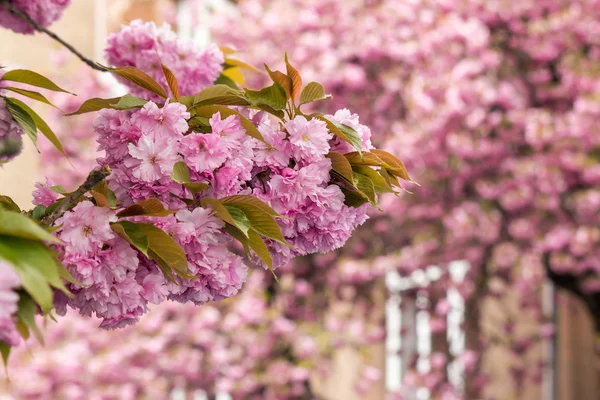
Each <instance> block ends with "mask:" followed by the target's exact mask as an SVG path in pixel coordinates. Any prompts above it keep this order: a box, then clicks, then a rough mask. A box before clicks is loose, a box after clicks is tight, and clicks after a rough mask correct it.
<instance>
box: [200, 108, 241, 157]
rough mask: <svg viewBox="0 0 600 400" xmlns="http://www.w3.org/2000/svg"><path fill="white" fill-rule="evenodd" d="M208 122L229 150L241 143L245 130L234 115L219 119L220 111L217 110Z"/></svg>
mask: <svg viewBox="0 0 600 400" xmlns="http://www.w3.org/2000/svg"><path fill="white" fill-rule="evenodd" d="M208 122H209V123H210V126H211V127H212V132H213V134H216V135H219V136H220V137H221V139H222V140H223V143H224V145H225V146H226V147H227V148H228V149H229V150H232V149H237V148H239V147H240V146H241V145H242V140H243V139H244V138H245V137H246V130H245V129H244V128H243V127H242V124H241V123H240V119H239V118H238V117H237V116H236V115H230V116H229V117H227V118H225V119H221V113H220V112H218V113H216V114H215V115H213V116H212V117H211V118H210V119H209V121H208Z"/></svg>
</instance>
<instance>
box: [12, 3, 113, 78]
mask: <svg viewBox="0 0 600 400" xmlns="http://www.w3.org/2000/svg"><path fill="white" fill-rule="evenodd" d="M0 5H1V6H2V7H4V8H5V9H6V10H8V12H10V13H11V14H13V15H14V16H16V17H18V18H21V19H22V20H23V21H25V22H26V23H28V24H29V25H31V27H32V28H33V29H35V30H36V31H38V32H42V33H45V34H46V35H48V36H50V37H51V38H52V39H54V40H56V41H57V42H58V43H60V44H62V45H63V46H65V47H66V48H67V49H69V51H70V52H71V53H73V54H75V55H76V56H77V57H79V59H80V60H81V61H83V62H84V63H86V64H87V65H88V66H90V67H91V68H93V69H95V70H97V71H102V72H106V69H104V68H102V67H100V66H99V65H97V64H96V63H95V62H93V61H92V60H90V59H89V58H87V57H86V56H84V55H83V54H81V53H80V52H79V51H78V50H77V49H76V48H75V47H73V46H71V45H70V44H69V43H67V42H65V41H64V40H63V39H61V38H60V37H59V36H58V35H56V34H55V33H54V32H51V31H49V30H48V29H46V28H44V27H43V26H41V25H40V24H38V23H37V22H35V21H34V20H33V19H32V18H31V17H30V16H29V15H27V14H26V13H24V12H23V11H21V10H19V9H18V8H16V7H14V6H13V5H12V4H11V2H10V1H9V0H0Z"/></svg>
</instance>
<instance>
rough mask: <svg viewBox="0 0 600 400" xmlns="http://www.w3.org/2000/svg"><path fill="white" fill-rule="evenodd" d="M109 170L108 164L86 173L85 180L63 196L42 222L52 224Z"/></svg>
mask: <svg viewBox="0 0 600 400" xmlns="http://www.w3.org/2000/svg"><path fill="white" fill-rule="evenodd" d="M111 172H112V171H111V169H110V167H109V166H108V165H107V166H105V167H104V168H102V169H99V170H94V171H92V172H90V174H89V175H88V177H87V179H86V180H85V182H84V183H83V185H81V186H79V187H78V188H77V190H75V191H74V192H73V193H71V194H70V195H68V196H67V197H65V198H64V199H63V200H62V201H61V202H60V205H59V206H58V207H57V208H56V210H54V211H52V212H51V213H50V214H48V215H47V216H46V217H44V218H43V219H42V222H43V223H45V224H48V225H52V224H53V223H54V222H55V221H56V220H57V219H58V218H60V217H61V216H62V215H63V214H64V213H65V212H66V211H68V210H69V209H70V208H71V207H73V206H74V205H75V203H77V200H79V198H80V197H81V196H83V195H84V194H85V193H87V192H89V191H90V190H92V189H93V188H94V186H96V185H97V184H99V183H100V182H102V181H103V180H104V178H106V177H107V176H109V175H110V173H111Z"/></svg>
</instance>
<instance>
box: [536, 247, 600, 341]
mask: <svg viewBox="0 0 600 400" xmlns="http://www.w3.org/2000/svg"><path fill="white" fill-rule="evenodd" d="M542 261H543V264H544V269H545V270H546V275H547V276H548V278H549V279H550V280H551V281H552V283H553V284H554V285H555V286H556V287H557V288H558V289H563V290H566V291H567V292H569V293H571V294H573V295H575V297H578V298H579V299H580V300H581V301H583V303H584V304H585V305H586V307H587V309H588V310H589V312H590V315H591V317H592V320H593V321H594V328H595V329H596V332H597V333H600V293H585V292H584V291H583V290H582V289H581V287H580V281H581V280H580V279H579V278H578V277H577V276H575V275H572V274H558V273H557V272H555V271H554V270H553V269H552V268H551V267H550V254H549V253H545V254H544V256H543V258H542Z"/></svg>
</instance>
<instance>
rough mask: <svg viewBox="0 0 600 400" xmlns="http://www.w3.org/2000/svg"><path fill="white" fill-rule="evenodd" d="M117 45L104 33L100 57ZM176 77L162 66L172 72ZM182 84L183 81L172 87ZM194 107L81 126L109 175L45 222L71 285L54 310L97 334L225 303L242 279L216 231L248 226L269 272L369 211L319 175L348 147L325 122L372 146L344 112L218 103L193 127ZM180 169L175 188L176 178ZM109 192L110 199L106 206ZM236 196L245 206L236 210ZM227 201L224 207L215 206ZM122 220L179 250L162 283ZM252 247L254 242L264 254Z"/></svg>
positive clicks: (49, 192)
mask: <svg viewBox="0 0 600 400" xmlns="http://www.w3.org/2000/svg"><path fill="white" fill-rule="evenodd" d="M139 24H140V23H139V22H137V21H136V22H133V23H132V25H131V27H124V28H123V30H122V33H121V34H122V37H123V38H127V37H129V36H128V35H129V34H130V33H131V32H130V30H131V29H134V30H135V29H138V28H139V26H140V25H139ZM128 32H129V33H128ZM163 34H164V32H163V31H162V30H160V29H158V30H157V29H150V30H149V32H147V35H146V36H148V37H151V38H154V40H155V41H156V43H158V42H162V41H163V39H160V38H161V37H162V36H161V35H163ZM137 36H139V35H136V37H137ZM167 37H170V36H169V35H167ZM123 40H126V39H123ZM165 40H166V39H165ZM117 42H119V40H117V36H113V37H112V38H111V40H109V43H110V44H109V49H110V48H111V46H113V45H114V44H115V43H117ZM202 60H203V59H200V61H198V62H202ZM134 61H135V62H140V63H141V64H142V65H140V66H137V65H136V67H139V68H141V69H144V68H145V67H147V65H146V64H144V63H143V61H141V60H137V61H136V60H134ZM210 63H211V61H209V62H206V64H208V65H209V66H210ZM159 65H160V64H159ZM204 66H206V65H204ZM204 66H203V65H200V66H199V67H198V68H199V69H198V71H200V70H201V69H202V68H203V67H204ZM161 70H162V67H161ZM177 70H178V69H177V68H173V71H174V73H175V74H176V73H177ZM190 79H191V78H190V77H189V76H187V75H185V73H184V79H179V80H181V81H182V82H184V84H183V85H181V87H185V86H184V85H185V82H188V81H189V80H190ZM207 79H208V78H207ZM213 79H214V77H213ZM172 84H173V83H172V82H170V83H169V86H170V87H171V88H172ZM185 90H194V89H191V87H190V88H187V89H185ZM219 90H222V89H219ZM228 90H232V89H228ZM182 93H185V92H182ZM239 93H242V92H239ZM237 96H238V98H241V97H239V96H241V94H240V95H237ZM196 109H197V107H193V106H192V107H190V106H189V105H185V104H182V103H179V102H177V101H175V99H169V100H167V101H166V102H164V103H162V102H158V101H157V102H155V101H147V102H146V103H145V104H144V105H143V106H140V107H132V108H130V109H124V110H120V109H112V108H106V109H103V110H101V111H99V116H98V118H97V119H96V120H95V121H94V122H93V127H94V130H95V134H96V135H97V142H98V144H99V147H98V150H99V152H100V153H99V154H100V155H101V156H100V157H99V158H98V160H97V165H98V167H99V168H110V171H111V174H110V176H109V177H108V178H107V179H106V183H107V187H106V188H105V189H103V191H104V193H105V196H106V197H104V200H103V201H101V202H99V199H98V197H97V193H96V195H95V196H94V198H93V199H91V198H90V199H89V200H86V201H81V202H79V203H78V204H77V205H76V206H75V207H74V208H72V209H71V210H69V211H67V212H65V213H64V215H63V216H62V217H61V218H59V219H58V220H56V221H55V223H54V224H55V225H56V226H57V227H58V229H57V230H56V234H57V235H58V237H59V238H60V239H61V241H62V242H63V246H60V249H59V251H60V252H61V256H60V259H61V261H62V262H63V264H64V265H65V266H66V267H67V269H68V270H69V272H70V273H71V274H72V275H73V277H74V278H75V280H76V281H77V283H70V284H69V285H68V287H69V289H70V290H71V292H73V294H74V296H73V297H72V298H67V297H65V296H62V295H59V294H57V296H56V298H57V300H56V307H57V310H58V311H59V312H60V313H63V312H65V311H66V308H65V307H66V306H67V305H69V306H71V307H72V308H75V309H78V310H79V311H80V313H82V314H83V315H88V316H91V315H95V316H96V317H98V318H101V319H102V320H103V322H102V324H101V326H102V327H104V328H108V329H111V328H117V327H122V326H124V325H128V324H131V323H134V322H136V321H137V320H138V319H139V317H140V316H141V315H142V314H144V313H145V312H146V311H147V309H148V304H149V303H152V304H158V303H161V302H163V301H165V300H173V301H178V302H182V303H186V302H193V303H195V304H203V303H205V302H208V301H218V300H222V299H224V298H228V297H231V296H234V295H235V294H236V293H237V292H238V291H239V290H240V288H241V286H242V284H243V282H244V281H245V280H246V276H247V266H246V265H245V264H244V262H243V259H242V257H240V256H239V255H238V254H237V253H236V251H235V249H234V248H233V247H232V237H231V236H230V235H229V233H228V230H227V229H228V228H231V227H232V226H233V227H237V228H239V229H240V232H242V233H244V232H245V231H244V229H245V230H246V231H248V229H249V228H250V227H251V228H252V229H253V232H257V233H258V234H260V235H261V236H262V237H264V238H265V239H264V243H263V244H262V245H260V244H257V240H256V239H254V238H253V236H250V242H251V247H252V252H251V253H250V254H251V255H254V256H255V257H252V261H253V262H255V263H257V264H263V265H265V264H266V265H268V266H269V267H271V268H274V269H275V268H278V267H279V266H281V265H283V264H285V263H287V262H289V261H290V260H291V259H292V258H294V257H296V256H299V255H305V254H311V253H317V252H320V253H325V252H329V251H331V250H334V249H337V248H339V247H340V246H342V245H343V244H344V243H345V242H346V241H347V240H348V238H349V237H350V235H351V233H352V231H353V230H354V229H355V228H356V227H357V226H358V225H361V224H362V223H364V222H365V221H366V219H367V210H368V208H369V207H370V205H369V203H368V202H366V203H364V204H362V205H356V206H351V205H347V204H345V202H346V198H345V194H344V192H343V190H342V186H341V183H340V182H338V181H336V180H334V178H333V176H332V175H331V174H330V172H331V170H332V161H331V159H330V158H328V157H327V155H328V154H329V153H330V151H336V152H337V154H347V153H352V152H353V151H354V148H353V147H352V146H349V145H348V144H347V143H346V142H342V141H341V139H340V138H339V137H338V136H336V135H334V133H333V132H331V131H330V128H328V125H327V122H326V121H328V120H327V119H329V121H330V122H329V123H330V124H332V125H333V124H335V123H337V124H339V125H340V126H345V127H346V128H345V129H350V130H352V132H354V133H355V135H356V136H357V139H358V140H359V141H360V142H361V145H360V147H362V149H363V151H369V150H371V149H372V148H373V146H372V145H371V141H370V137H371V132H370V130H369V128H368V127H366V126H364V125H362V124H360V122H359V120H358V116H357V115H356V114H352V113H351V112H350V111H348V110H346V109H342V110H339V111H337V112H336V113H334V114H333V115H326V116H324V117H323V119H318V118H311V117H310V116H305V115H304V114H302V113H297V114H295V115H289V116H288V119H281V120H280V121H277V120H275V119H274V118H273V117H272V116H270V115H269V114H268V113H266V112H264V111H259V110H251V109H249V108H248V109H247V108H245V107H235V108H227V107H222V108H220V111H217V112H211V115H210V116H209V117H208V118H205V119H204V120H202V119H200V118H199V117H196V115H195V114H194V113H195V112H197V110H196ZM198 123H200V124H201V126H199V125H198ZM243 123H245V125H244V124H243ZM182 170H183V171H185V174H186V175H187V178H186V180H187V181H185V182H184V181H182V180H181V179H180V178H178V176H179V175H178V174H181V171H182ZM51 185H52V182H51V181H48V182H47V183H46V184H38V185H37V189H36V191H35V192H34V199H35V203H36V204H37V205H39V206H44V207H51V206H52V205H53V204H55V203H56V201H57V198H58V197H59V196H58V193H56V192H57V191H58V190H57V189H56V188H55V187H51ZM344 190H347V188H344ZM109 192H110V194H111V195H113V196H114V201H113V203H114V204H113V205H112V206H111V205H110V204H109V203H108V200H107V199H108V198H109V197H111V196H110V195H109ZM248 198H250V199H256V200H255V201H254V202H253V203H252V202H251V203H250V204H249V205H248V206H246V208H245V210H246V211H243V210H244V204H243V203H244V202H245V201H248V200H247V199H248ZM227 200H229V201H233V203H231V204H228V203H223V204H224V205H222V204H221V203H219V201H227ZM148 201H151V202H152V204H153V206H152V207H156V206H157V203H158V205H160V208H161V209H162V212H159V213H158V214H153V212H141V213H137V214H136V213H134V214H131V215H129V214H127V213H128V212H129V211H128V210H130V209H131V207H133V209H135V207H141V208H142V209H143V206H139V204H148V203H144V202H148ZM236 201H237V202H242V204H241V205H240V206H239V207H241V208H236V207H235V206H236V203H235V202H236ZM256 202H258V203H256ZM261 202H262V204H264V205H265V206H266V207H267V209H268V210H270V211H268V212H269V213H270V214H265V215H266V218H267V219H270V220H272V225H269V224H268V222H269V221H268V220H267V221H266V222H265V221H264V219H265V215H263V214H264V213H265V211H264V210H265V209H264V207H263V206H261V205H260V204H261ZM215 203H217V204H215ZM256 204H258V205H259V206H260V207H262V208H257V207H256ZM219 205H220V207H221V209H219V208H218V207H217V206H219ZM215 207H217V208H215ZM227 207H229V208H227ZM248 207H250V209H248ZM270 207H272V208H270ZM223 210H225V211H224V213H226V214H227V215H226V216H224V215H223ZM228 210H229V211H228ZM229 212H231V213H232V214H231V215H229V214H228V213H229ZM123 213H125V214H123ZM246 213H249V214H247V215H246ZM257 213H258V214H257ZM257 215H258V217H257ZM271 215H276V216H277V221H275V219H273V218H272V217H271ZM257 218H258V222H257V221H256V219H257ZM226 223H227V225H228V226H226ZM256 223H258V224H259V225H258V226H255V225H253V224H256ZM265 223H266V224H267V225H266V228H265V226H264V224H265ZM123 224H126V225H123ZM127 224H133V225H134V226H135V227H137V228H136V229H142V230H143V229H146V230H147V229H156V228H158V230H159V232H163V233H166V234H167V235H168V236H167V237H168V238H170V239H169V240H171V241H174V246H175V247H181V249H182V250H183V252H184V253H185V255H186V264H187V266H186V267H187V268H185V271H181V270H178V271H176V272H178V275H177V276H172V274H169V272H172V271H171V270H170V268H167V271H165V265H164V264H161V261H160V257H158V259H157V257H156V256H152V255H150V259H149V258H147V257H146V256H147V255H148V254H145V255H144V254H142V253H144V251H148V250H145V249H144V248H143V247H142V248H141V249H140V247H139V246H137V245H136V242H135V240H134V239H132V237H131V236H127V235H128V233H127V232H126V230H127V229H126V228H127V227H128V226H131V225H127ZM232 224H234V225H232ZM246 224H250V225H246ZM261 224H262V225H261ZM273 225H274V227H273ZM148 226H150V227H151V228H148ZM119 227H121V228H119ZM152 227H153V228H152ZM254 229H256V230H255V231H254ZM122 230H123V231H122ZM152 232H155V231H152ZM140 234H143V235H146V234H147V232H146V233H140ZM153 234H155V233H153ZM244 234H247V233H244ZM251 234H252V233H251ZM257 236H258V235H257ZM234 237H235V236H234ZM148 240H149V241H152V239H151V238H150V239H148ZM259 240H260V241H261V243H262V242H263V240H262V239H260V238H259ZM132 245H134V246H132ZM150 246H154V245H153V244H152V243H150ZM256 246H264V248H265V250H267V251H269V253H270V255H267V256H266V255H265V254H264V251H262V250H260V249H262V247H259V250H257V247H256ZM134 247H135V248H134ZM138 250H141V252H139V251H138ZM150 250H151V251H153V252H154V249H150Z"/></svg>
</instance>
